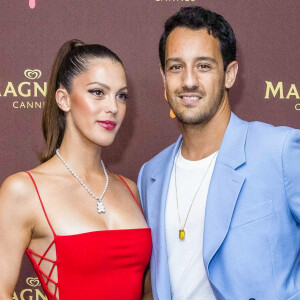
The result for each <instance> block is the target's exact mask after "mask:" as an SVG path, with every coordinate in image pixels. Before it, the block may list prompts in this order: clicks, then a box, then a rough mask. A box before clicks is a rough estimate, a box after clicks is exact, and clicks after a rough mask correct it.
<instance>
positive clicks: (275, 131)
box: [248, 121, 300, 142]
mask: <svg viewBox="0 0 300 300" xmlns="http://www.w3.org/2000/svg"><path fill="white" fill-rule="evenodd" d="M248 124H249V127H248V132H249V134H250V135H255V136H256V137H257V138H258V137H261V138H265V139H266V141H271V140H274V141H276V140H277V141H279V142H280V141H282V140H284V139H285V138H286V136H287V135H288V134H290V133H291V132H298V133H299V134H300V130H299V129H295V128H292V127H288V126H274V125H272V124H268V123H264V122H260V121H253V122H248Z"/></svg>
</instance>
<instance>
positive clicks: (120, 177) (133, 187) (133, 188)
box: [113, 174, 140, 202]
mask: <svg viewBox="0 0 300 300" xmlns="http://www.w3.org/2000/svg"><path fill="white" fill-rule="evenodd" d="M113 176H115V178H117V179H118V180H122V181H123V182H124V183H126V184H127V186H128V188H129V189H130V190H131V192H132V193H133V195H134V196H135V198H136V199H137V200H138V201H139V202H140V200H139V199H140V197H139V191H138V188H137V185H136V183H135V182H134V181H133V180H131V179H129V178H127V177H125V176H124V175H116V174H113Z"/></svg>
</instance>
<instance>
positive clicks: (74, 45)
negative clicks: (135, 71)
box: [39, 39, 123, 162]
mask: <svg viewBox="0 0 300 300" xmlns="http://www.w3.org/2000/svg"><path fill="white" fill-rule="evenodd" d="M97 58H102V59H103V58H110V59H112V60H113V61H116V62H119V63H120V64H121V65H123V63H122V61H121V59H120V58H119V57H118V56H117V55H116V54H115V53H114V52H112V51H111V50H110V49H108V48H107V47H105V46H102V45H98V44H85V43H83V42H81V41H80V40H76V39H74V40H70V41H68V42H66V43H64V44H63V45H62V46H61V48H60V49H59V51H58V53H57V55H56V58H55V61H54V64H53V67H52V71H51V75H50V80H49V84H48V89H47V95H46V98H45V106H44V111H43V120H42V128H43V135H44V139H45V142H46V146H45V149H44V151H43V152H42V153H40V154H39V159H40V161H41V162H45V161H47V160H48V159H50V158H51V157H52V156H53V155H54V154H55V150H56V149H57V148H59V147H60V145H61V142H62V139H63V136H64V133H65V127H66V120H65V114H64V112H63V111H62V110H61V109H60V108H59V107H58V105H57V103H56V99H55V93H56V91H57V89H58V88H60V87H63V88H65V89H66V90H67V91H68V92H69V93H70V92H71V91H72V83H73V80H74V78H76V77H78V76H79V75H80V74H82V73H83V72H85V71H86V70H87V69H88V66H89V62H90V60H93V59H97Z"/></svg>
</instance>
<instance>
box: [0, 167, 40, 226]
mask: <svg viewBox="0 0 300 300" xmlns="http://www.w3.org/2000/svg"><path fill="white" fill-rule="evenodd" d="M35 202H36V197H35V196H34V187H33V185H32V182H31V179H30V177H29V176H28V174H26V173H25V172H19V173H16V174H13V175H11V176H9V177H7V178H6V179H5V181H4V182H3V184H2V186H1V188H0V216H2V218H13V219H14V220H15V222H19V223H22V224H31V225H32V223H33V219H34V214H33V212H34V211H35V207H36V203H35Z"/></svg>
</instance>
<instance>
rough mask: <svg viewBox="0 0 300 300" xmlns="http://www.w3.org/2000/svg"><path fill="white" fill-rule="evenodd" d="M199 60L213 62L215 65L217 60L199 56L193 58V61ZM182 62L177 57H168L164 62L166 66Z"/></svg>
mask: <svg viewBox="0 0 300 300" xmlns="http://www.w3.org/2000/svg"><path fill="white" fill-rule="evenodd" d="M199 60H201V61H202V60H205V61H210V62H213V63H215V64H217V63H218V62H217V60H216V59H214V58H213V57H210V56H199V57H196V58H195V61H199ZM182 61H183V60H182V59H181V58H179V57H170V58H168V59H167V60H166V64H168V63H172V62H182Z"/></svg>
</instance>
